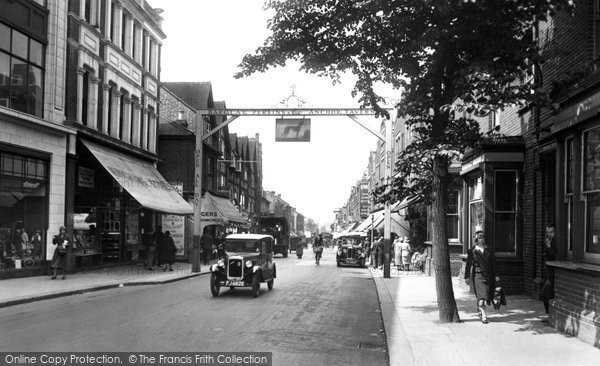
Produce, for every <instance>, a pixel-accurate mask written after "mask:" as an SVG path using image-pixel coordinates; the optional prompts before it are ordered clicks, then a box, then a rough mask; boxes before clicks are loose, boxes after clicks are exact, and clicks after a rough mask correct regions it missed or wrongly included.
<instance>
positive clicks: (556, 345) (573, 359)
mask: <svg viewBox="0 0 600 366" xmlns="http://www.w3.org/2000/svg"><path fill="white" fill-rule="evenodd" d="M211 262H212V263H214V262H216V261H214V260H213V261H211ZM191 269H192V266H191V264H190V263H176V264H175V265H174V266H173V272H169V271H167V272H163V271H162V269H160V270H156V269H155V270H154V271H148V270H145V269H144V268H143V266H141V265H140V266H137V265H126V266H116V267H107V268H103V269H95V270H90V271H85V272H77V273H74V274H70V275H68V276H67V279H66V280H64V281H63V280H61V279H60V278H61V277H60V276H59V277H58V278H57V279H56V280H51V279H50V276H37V277H26V278H16V279H8V280H2V281H0V308H2V307H6V306H11V305H16V304H21V303H26V302H31V301H38V300H44V299H50V298H55V297H59V296H68V295H73V294H79V293H84V292H89V291H97V290H103V289H108V288H114V287H119V286H135V285H151V284H164V283H169V282H173V281H178V280H183V279H187V278H191V277H196V276H199V275H203V274H207V273H208V266H205V265H202V266H201V272H200V273H192V271H191ZM371 274H372V276H373V280H374V282H375V285H376V286H377V292H378V296H379V302H380V306H381V313H382V314H381V315H382V318H383V324H384V327H385V333H386V337H387V347H388V351H389V359H390V365H392V366H396V365H401V366H409V365H442V364H443V365H445V366H453V365H465V366H468V365H486V366H488V365H506V364H511V365H528V366H529V365H544V366H552V365H598V364H600V349H598V348H596V347H594V346H592V345H589V344H587V343H584V342H582V341H580V340H579V339H577V338H574V337H570V336H568V335H566V334H564V333H560V332H558V331H557V330H556V329H554V328H552V327H551V326H548V325H547V324H545V323H542V322H541V320H542V319H545V318H546V316H545V313H544V307H543V305H542V304H541V303H540V302H539V301H534V300H532V299H531V298H528V297H526V296H522V295H517V296H508V297H507V302H508V305H507V306H506V307H502V308H501V309H500V310H499V311H494V310H493V309H491V308H488V319H489V320H490V323H489V324H487V325H486V324H482V323H481V322H480V321H479V318H478V317H477V308H476V305H475V299H474V296H473V295H472V294H470V293H469V292H468V290H466V289H463V288H462V287H460V285H459V284H458V279H456V278H454V279H453V285H454V286H453V287H454V295H455V298H456V302H457V305H458V308H459V314H460V318H461V320H462V321H463V322H462V323H451V324H444V323H440V322H439V320H438V307H437V300H436V294H435V279H434V277H430V276H425V275H423V274H421V273H420V272H417V271H411V272H397V271H395V270H393V271H392V272H391V278H383V276H382V272H381V271H380V270H379V271H376V272H371Z"/></svg>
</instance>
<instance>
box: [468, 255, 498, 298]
mask: <svg viewBox="0 0 600 366" xmlns="http://www.w3.org/2000/svg"><path fill="white" fill-rule="evenodd" d="M495 262H496V261H495V258H494V253H492V251H491V250H490V249H489V248H485V250H484V251H483V252H482V251H481V250H476V249H475V248H471V249H469V251H468V252H467V266H466V268H465V279H467V278H470V279H471V281H472V283H473V287H474V288H475V296H476V297H477V300H481V299H484V300H486V302H487V303H488V304H489V303H490V301H491V300H492V297H493V296H494V287H496V286H495V280H496V264H495Z"/></svg>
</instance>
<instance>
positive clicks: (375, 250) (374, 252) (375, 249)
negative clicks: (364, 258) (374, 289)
mask: <svg viewBox="0 0 600 366" xmlns="http://www.w3.org/2000/svg"><path fill="white" fill-rule="evenodd" d="M379 244H380V242H379V237H378V236H377V235H373V244H372V245H371V266H372V267H373V268H375V269H377V268H379V264H380V263H379Z"/></svg>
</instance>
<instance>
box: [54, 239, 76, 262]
mask: <svg viewBox="0 0 600 366" xmlns="http://www.w3.org/2000/svg"><path fill="white" fill-rule="evenodd" d="M65 240H66V241H67V242H68V243H69V244H70V243H72V242H73V239H71V236H70V235H69V234H58V235H56V236H55V237H54V239H52V244H54V245H58V244H61V245H63V243H64V241H65ZM63 246H64V245H63ZM65 249H66V247H65ZM66 257H67V253H66V251H65V252H64V253H62V254H59V253H58V248H55V250H54V255H53V256H52V261H51V262H50V268H63V266H64V265H65V260H66Z"/></svg>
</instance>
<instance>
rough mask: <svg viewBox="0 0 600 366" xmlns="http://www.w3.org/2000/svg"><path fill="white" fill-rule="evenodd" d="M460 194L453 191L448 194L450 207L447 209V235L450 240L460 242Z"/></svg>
mask: <svg viewBox="0 0 600 366" xmlns="http://www.w3.org/2000/svg"><path fill="white" fill-rule="evenodd" d="M458 197H459V192H458V191H457V190H452V191H450V192H449V193H448V206H447V208H446V233H447V235H448V240H452V241H458V238H459V220H458V213H459V209H458V208H459V207H458V202H459V198H458Z"/></svg>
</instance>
